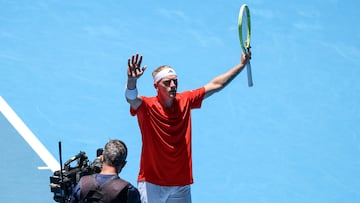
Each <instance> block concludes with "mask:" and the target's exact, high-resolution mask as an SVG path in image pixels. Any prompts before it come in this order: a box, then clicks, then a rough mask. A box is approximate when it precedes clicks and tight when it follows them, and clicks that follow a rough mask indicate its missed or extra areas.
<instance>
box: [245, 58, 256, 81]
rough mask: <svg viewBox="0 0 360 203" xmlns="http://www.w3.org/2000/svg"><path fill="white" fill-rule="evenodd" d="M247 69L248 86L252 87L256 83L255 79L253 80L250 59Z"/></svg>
mask: <svg viewBox="0 0 360 203" xmlns="http://www.w3.org/2000/svg"><path fill="white" fill-rule="evenodd" d="M246 71H247V78H248V86H249V87H252V86H253V85H254V84H253V80H252V73H251V64H250V61H249V62H248V63H247V64H246Z"/></svg>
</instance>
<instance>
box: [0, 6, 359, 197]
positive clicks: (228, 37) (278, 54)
mask: <svg viewBox="0 0 360 203" xmlns="http://www.w3.org/2000/svg"><path fill="white" fill-rule="evenodd" d="M243 3H247V4H248V5H249V8H250V12H251V19H252V59H251V64H252V69H253V80H254V86H253V87H252V88H249V87H247V79H246V73H245V72H243V73H241V74H240V75H239V76H238V77H237V78H235V79H234V80H233V81H232V83H231V84H230V85H229V86H227V87H226V88H225V89H224V90H222V91H221V92H219V93H216V94H215V95H213V96H212V97H210V98H208V99H207V100H205V101H204V103H203V106H202V108H201V109H199V110H195V111H193V114H192V116H193V146H192V147H193V171H194V179H195V183H194V184H193V185H192V199H193V202H195V203H197V202H252V203H265V202H266V203H275V202H276V203H288V202H293V203H304V202H326V203H332V202H333V203H338V202H346V203H357V202H360V190H359V189H360V126H359V123H360V108H359V107H360V106H359V104H360V94H359V93H360V82H359V76H360V35H359V34H357V33H360V27H359V26H356V24H354V22H353V21H352V20H350V19H359V18H360V15H359V13H358V9H357V6H356V5H357V2H355V1H351V0H350V1H346V2H340V1H333V0H325V1H310V0H305V1H302V2H298V1H284V0H281V1H276V2H271V3H269V2H264V1H260V0H254V1H251V2H244V1H240V0H236V1H226V2H225V1H218V0H210V1H207V2H206V3H205V2H200V1H188V0H185V1H181V2H173V1H159V2H147V1H142V0H140V1H136V2H135V1H128V0H124V1H121V2H120V1H112V0H105V1H101V2H100V1H91V0H90V1H84V0H79V1H69V0H64V1H58V0H51V1H48V0H46V1H45V0H34V1H22V0H14V1H10V0H9V1H7V0H2V1H0V101H1V102H0V136H1V138H2V142H1V143H0V145H1V148H0V149H1V151H0V154H1V158H2V159H1V160H2V164H1V166H2V168H1V169H0V170H1V178H2V180H3V181H2V183H1V184H0V189H1V193H0V199H1V200H2V201H3V202H14V203H15V202H38V203H42V202H44V203H45V202H47V203H48V202H54V201H53V200H52V193H51V192H50V187H49V176H50V175H52V171H54V170H55V169H56V168H57V167H59V166H58V162H59V152H58V142H59V141H61V142H62V151H63V162H65V161H66V160H68V159H70V158H71V157H72V156H73V155H75V154H77V153H79V152H80V151H84V152H86V154H87V155H88V157H89V159H90V160H91V161H92V160H93V159H94V158H95V154H96V149H97V148H100V147H103V145H104V144H105V143H106V142H107V141H108V140H109V139H111V138H117V139H122V140H123V141H125V142H126V143H127V145H128V148H129V155H128V163H127V165H126V167H125V169H124V170H123V172H122V173H121V176H122V177H123V178H125V179H127V180H129V181H130V182H131V183H133V184H134V185H136V178H137V173H138V169H139V158H140V149H141V139H140V131H139V129H138V126H137V120H136V118H135V117H131V116H130V113H129V105H128V104H127V103H126V101H125V97H124V88H125V81H126V79H127V78H126V77H127V76H126V72H125V71H126V66H127V59H128V57H130V56H131V55H132V54H134V53H136V52H138V53H141V54H142V55H143V56H144V59H143V64H144V65H147V66H148V70H146V72H145V75H144V76H143V77H142V78H141V79H140V80H139V81H138V89H139V93H140V94H141V95H146V96H150V95H154V94H155V93H156V92H155V90H154V87H153V85H152V77H151V72H152V70H153V69H155V68H156V67H158V66H160V65H163V64H168V65H171V66H172V67H174V69H176V71H177V74H178V76H179V90H180V91H183V90H188V89H192V88H197V87H200V86H202V85H204V84H206V83H207V82H209V81H210V80H211V79H212V78H213V77H215V76H217V75H218V74H221V73H223V72H225V71H226V70H228V69H229V68H231V67H232V66H234V65H235V64H236V63H238V61H239V60H240V53H241V49H240V44H239V39H238V33H237V17H238V12H239V8H240V5H241V4H243ZM284 5H286V6H284ZM200 11H201V12H200ZM339 11H341V12H339ZM334 15H336V18H334ZM275 22H277V24H275ZM339 28H341V32H340V30H339ZM342 36H346V37H342Z"/></svg>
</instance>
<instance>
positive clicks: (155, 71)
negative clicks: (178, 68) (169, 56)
mask: <svg viewBox="0 0 360 203" xmlns="http://www.w3.org/2000/svg"><path fill="white" fill-rule="evenodd" d="M166 68H172V67H171V66H169V65H162V66H159V67H157V68H156V69H155V70H154V71H153V72H152V76H153V78H155V76H156V74H158V73H159V72H160V71H162V70H164V69H166Z"/></svg>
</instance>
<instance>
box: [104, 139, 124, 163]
mask: <svg viewBox="0 0 360 203" xmlns="http://www.w3.org/2000/svg"><path fill="white" fill-rule="evenodd" d="M126 156H127V147H126V145H125V143H124V142H122V141H121V140H110V141H109V142H108V143H106V145H105V147H104V151H103V160H104V162H105V163H106V164H108V165H110V166H114V167H117V166H119V165H121V164H122V163H124V162H125V161H126Z"/></svg>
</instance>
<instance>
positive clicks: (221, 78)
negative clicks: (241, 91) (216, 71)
mask: <svg viewBox="0 0 360 203" xmlns="http://www.w3.org/2000/svg"><path fill="white" fill-rule="evenodd" d="M250 56H251V54H249V55H245V54H244V53H242V55H241V60H240V63H239V64H237V65H236V66H234V67H233V68H231V69H230V70H228V71H226V72H225V73H223V74H221V75H218V76H217V77H215V78H214V79H212V80H211V81H210V82H209V83H207V84H206V85H205V86H204V88H205V98H207V97H209V96H211V95H212V94H214V93H215V92H218V91H220V90H222V89H223V88H224V87H226V86H227V85H228V84H229V83H230V82H231V81H232V80H233V79H234V78H235V77H236V76H237V75H238V74H239V73H240V72H241V71H242V70H243V68H244V67H245V65H246V63H247V62H248V60H249V59H250Z"/></svg>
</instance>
